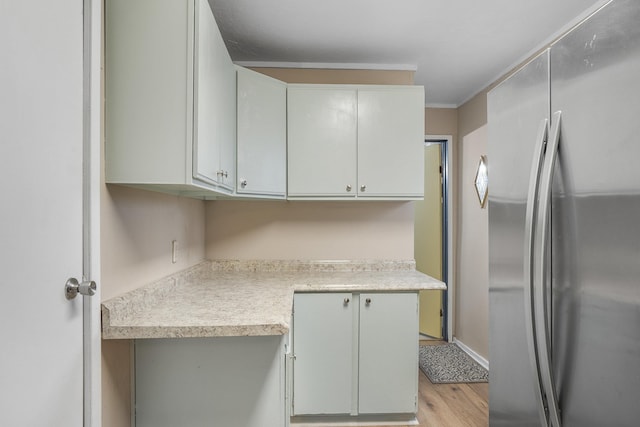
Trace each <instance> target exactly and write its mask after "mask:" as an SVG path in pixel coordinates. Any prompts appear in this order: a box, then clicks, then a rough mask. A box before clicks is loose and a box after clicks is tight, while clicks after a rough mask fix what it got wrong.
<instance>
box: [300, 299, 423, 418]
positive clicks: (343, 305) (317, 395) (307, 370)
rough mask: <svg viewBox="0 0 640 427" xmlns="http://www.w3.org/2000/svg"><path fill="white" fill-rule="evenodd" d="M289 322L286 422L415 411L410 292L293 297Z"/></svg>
mask: <svg viewBox="0 0 640 427" xmlns="http://www.w3.org/2000/svg"><path fill="white" fill-rule="evenodd" d="M293 316H294V320H293V354H294V363H293V393H292V394H293V411H292V412H293V415H294V416H305V415H352V416H356V415H366V414H414V413H415V412H416V411H417V393H418V296H417V293H367V294H364V293H363V294H357V293H308V294H307V293H299V294H295V296H294V315H293Z"/></svg>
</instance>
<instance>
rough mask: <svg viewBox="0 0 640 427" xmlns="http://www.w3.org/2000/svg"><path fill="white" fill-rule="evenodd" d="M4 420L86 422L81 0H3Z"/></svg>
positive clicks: (0, 388)
mask: <svg viewBox="0 0 640 427" xmlns="http://www.w3.org/2000/svg"><path fill="white" fill-rule="evenodd" d="M0 52H1V53H2V66H1V67H0V177H1V179H0V194H1V195H2V202H0V242H1V244H2V248H1V249H0V254H1V255H2V257H1V261H0V265H1V266H2V269H1V271H2V276H1V279H0V284H1V285H0V291H2V296H0V337H2V351H0V425H3V426H44V425H47V426H65V427H79V426H82V425H83V299H82V298H76V299H74V300H72V301H68V300H67V299H66V298H65V292H64V287H65V286H64V285H65V282H66V281H67V279H68V278H69V277H76V278H78V279H79V280H80V279H82V274H83V2H82V1H81V0H65V1H56V2H51V1H44V0H37V1H24V2H23V1H3V2H1V3H0Z"/></svg>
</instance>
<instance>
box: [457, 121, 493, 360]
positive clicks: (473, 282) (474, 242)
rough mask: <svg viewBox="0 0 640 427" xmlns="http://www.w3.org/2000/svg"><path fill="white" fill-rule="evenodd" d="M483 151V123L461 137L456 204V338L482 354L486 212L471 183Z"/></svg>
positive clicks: (485, 309) (486, 326)
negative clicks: (457, 266)
mask: <svg viewBox="0 0 640 427" xmlns="http://www.w3.org/2000/svg"><path fill="white" fill-rule="evenodd" d="M486 154H487V126H486V125H484V126H481V127H480V128H478V129H476V130H474V131H473V132H471V133H469V134H468V135H465V136H464V137H463V138H462V144H461V156H460V171H459V172H460V175H459V176H460V184H461V185H460V206H459V209H458V214H459V218H458V219H459V221H458V224H459V225H458V226H459V234H458V235H459V239H458V245H457V252H458V263H459V264H458V265H459V271H458V280H457V292H456V296H455V302H456V319H455V320H456V322H455V323H456V333H455V336H456V338H457V339H459V340H460V341H462V342H463V343H464V344H466V345H467V346H469V347H470V348H471V349H473V350H474V351H476V352H477V353H478V354H480V355H481V356H483V357H484V358H488V355H489V257H488V249H489V233H488V231H489V226H488V224H489V216H488V209H487V208H484V209H482V208H481V207H480V203H479V202H478V196H477V194H476V191H475V187H474V185H473V183H474V180H475V175H476V171H477V168H478V162H479V161H480V156H481V155H486Z"/></svg>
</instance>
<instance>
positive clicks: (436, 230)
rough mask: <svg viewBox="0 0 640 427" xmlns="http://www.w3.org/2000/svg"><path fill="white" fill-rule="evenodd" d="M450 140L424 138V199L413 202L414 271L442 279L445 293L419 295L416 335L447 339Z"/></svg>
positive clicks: (448, 330) (435, 292) (431, 292)
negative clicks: (418, 331)
mask: <svg viewBox="0 0 640 427" xmlns="http://www.w3.org/2000/svg"><path fill="white" fill-rule="evenodd" d="M450 141H451V137H448V136H447V137H442V136H438V137H431V136H427V137H425V146H424V161H425V168H424V170H425V174H424V181H425V182H424V188H425V197H424V200H421V201H418V202H415V228H414V229H415V239H414V242H415V243H414V257H415V259H416V269H417V270H418V271H420V272H423V273H425V274H428V275H429V276H432V277H435V278H436V279H439V280H442V281H443V282H445V283H446V284H447V288H448V289H447V290H446V291H435V290H430V291H421V292H420V327H419V330H420V334H421V335H424V336H427V337H430V338H436V339H444V340H448V338H449V336H450V331H451V325H450V320H449V319H450V315H451V314H452V313H451V310H450V308H451V307H450V305H449V297H450V295H449V294H450V289H449V286H450V280H449V278H450V275H451V273H450V267H451V265H450V262H449V260H450V259H451V257H450V254H451V251H450V242H451V222H450V216H449V215H450V194H449V165H450V164H449V155H450V153H449V147H450Z"/></svg>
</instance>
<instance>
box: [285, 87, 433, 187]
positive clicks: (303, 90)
mask: <svg viewBox="0 0 640 427" xmlns="http://www.w3.org/2000/svg"><path fill="white" fill-rule="evenodd" d="M287 108H288V131H289V134H288V136H289V138H288V173H289V175H288V189H289V193H288V196H289V198H290V199H343V198H347V199H348V198H358V199H365V200H367V199H368V200H385V199H389V200H416V199H422V198H423V197H424V189H423V185H424V178H423V168H424V166H423V162H422V158H423V150H424V88H423V87H421V86H351V85H347V86H331V85H289V90H288V106H287Z"/></svg>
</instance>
